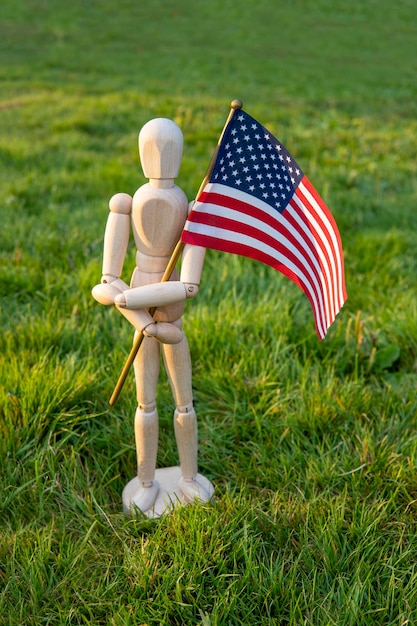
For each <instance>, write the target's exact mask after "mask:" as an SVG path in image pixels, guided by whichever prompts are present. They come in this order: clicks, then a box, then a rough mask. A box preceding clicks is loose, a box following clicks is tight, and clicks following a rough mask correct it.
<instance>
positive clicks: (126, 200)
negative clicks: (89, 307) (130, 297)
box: [101, 193, 132, 283]
mask: <svg viewBox="0 0 417 626" xmlns="http://www.w3.org/2000/svg"><path fill="white" fill-rule="evenodd" d="M109 208H110V214H109V216H108V219H107V225H106V231H105V233H104V249H103V269H102V279H101V282H102V283H112V282H114V281H115V280H116V279H118V278H120V275H121V273H122V269H123V263H124V260H125V256H126V251H127V246H128V244H129V235H130V214H131V212H132V198H131V196H129V195H128V194H127V193H117V194H116V195H114V196H113V197H112V198H111V199H110V202H109Z"/></svg>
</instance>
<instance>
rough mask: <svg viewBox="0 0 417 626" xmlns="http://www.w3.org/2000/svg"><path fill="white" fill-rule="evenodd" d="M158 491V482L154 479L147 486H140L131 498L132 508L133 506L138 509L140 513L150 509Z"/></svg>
mask: <svg viewBox="0 0 417 626" xmlns="http://www.w3.org/2000/svg"><path fill="white" fill-rule="evenodd" d="M158 492H159V483H158V482H157V481H156V480H154V481H153V483H152V484H151V485H150V486H149V487H143V486H140V487H139V489H138V490H137V491H136V493H135V495H134V496H133V497H132V499H131V507H132V510H133V507H134V506H136V507H137V508H138V509H140V510H141V511H142V513H146V512H147V511H149V510H151V509H152V508H153V506H154V504H155V500H156V498H157V495H158Z"/></svg>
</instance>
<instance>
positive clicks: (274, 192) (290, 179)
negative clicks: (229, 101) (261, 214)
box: [210, 109, 304, 213]
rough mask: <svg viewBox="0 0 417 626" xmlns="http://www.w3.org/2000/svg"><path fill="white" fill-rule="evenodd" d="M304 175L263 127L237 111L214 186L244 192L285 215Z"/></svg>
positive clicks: (222, 149)
mask: <svg viewBox="0 0 417 626" xmlns="http://www.w3.org/2000/svg"><path fill="white" fill-rule="evenodd" d="M303 175H304V174H303V172H302V170H301V168H300V167H299V166H298V164H297V163H296V161H295V160H294V158H293V157H292V156H291V154H290V153H289V152H288V150H287V149H286V148H285V147H284V146H283V145H282V144H281V143H280V142H279V141H278V139H276V138H275V137H274V136H273V135H271V133H270V132H268V130H267V129H266V128H265V127H264V126H262V124H259V122H257V121H256V120H255V119H254V118H253V117H251V116H250V115H248V114H247V113H245V112H244V111H242V110H238V109H237V110H235V111H234V113H233V116H232V119H231V120H230V122H229V124H228V125H227V128H226V130H225V133H224V136H223V139H222V142H221V145H220V148H219V152H218V154H217V158H216V162H215V165H214V168H213V171H212V173H211V176H210V182H211V183H220V184H223V185H227V186H229V187H234V188H235V189H239V190H240V191H244V192H245V193H248V194H250V195H252V196H255V197H256V198H258V199H259V200H262V201H263V202H266V203H267V204H269V205H270V206H272V207H273V208H274V209H276V210H278V211H279V212H280V213H282V212H283V211H284V209H285V208H286V206H287V205H288V202H289V200H290V199H291V197H292V196H293V194H294V191H295V189H296V188H297V187H298V185H299V183H300V181H301V179H302V178H303Z"/></svg>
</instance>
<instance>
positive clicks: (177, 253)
mask: <svg viewBox="0 0 417 626" xmlns="http://www.w3.org/2000/svg"><path fill="white" fill-rule="evenodd" d="M242 106H243V104H242V102H241V101H240V100H233V101H232V102H231V104H230V107H231V108H230V112H229V115H228V117H227V120H226V123H225V125H224V127H223V130H222V132H221V135H220V137H219V140H218V142H217V146H216V149H215V151H214V153H213V156H212V157H211V161H210V164H209V166H208V168H207V172H206V175H205V176H204V178H203V181H202V183H201V185H200V188H199V190H198V193H197V195H196V198H198V197H199V195H200V193H201V192H202V191H203V189H204V187H205V186H206V184H207V182H208V180H209V178H210V176H211V172H212V170H213V167H214V164H215V162H216V157H217V153H218V151H219V147H220V144H221V141H222V139H223V135H224V131H225V130H226V128H227V125H228V123H229V122H230V120H231V118H232V115H233V113H234V111H235V109H241V108H242ZM183 247H184V244H183V242H182V241H181V239H180V240H179V241H178V243H177V245H176V246H175V248H174V251H173V253H172V255H171V258H170V260H169V262H168V265H167V267H166V269H165V272H164V274H163V276H162V278H161V283H165V282H167V281H168V280H169V279H170V278H171V275H172V272H173V271H174V269H175V266H176V264H177V262H178V260H179V258H180V256H181V252H182V250H183ZM156 308H157V307H153V308H152V309H150V310H149V313H150V314H151V315H152V317H153V316H154V315H155V311H156ZM142 341H143V333H138V334H137V335H136V338H135V341H134V343H133V346H132V349H131V350H130V353H129V356H128V357H127V359H126V362H125V364H124V366H123V369H122V372H121V374H120V376H119V380H118V381H117V383H116V386H115V388H114V391H113V393H112V396H111V398H110V400H109V404H110V405H111V406H113V405H114V404H116V401H117V399H118V397H119V395H120V392H121V390H122V388H123V385H124V384H125V381H126V378H127V375H128V373H129V370H130V368H131V367H132V365H133V361H134V360H135V358H136V355H137V353H138V351H139V348H140V346H141V345H142Z"/></svg>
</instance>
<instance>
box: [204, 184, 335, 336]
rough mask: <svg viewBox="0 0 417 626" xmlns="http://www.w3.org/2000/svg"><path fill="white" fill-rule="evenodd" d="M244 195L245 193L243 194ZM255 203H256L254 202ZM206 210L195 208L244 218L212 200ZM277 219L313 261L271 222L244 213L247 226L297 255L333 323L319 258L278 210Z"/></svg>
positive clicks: (322, 310)
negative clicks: (324, 295) (318, 278)
mask: <svg viewBox="0 0 417 626" xmlns="http://www.w3.org/2000/svg"><path fill="white" fill-rule="evenodd" d="M242 195H243V194H242ZM252 204H254V203H252ZM201 206H204V211H199V208H198V207H196V208H195V210H196V211H197V212H198V213H200V212H201V213H207V214H209V215H210V216H211V215H213V216H216V217H218V218H225V219H230V220H234V221H238V222H241V221H242V219H241V217H240V215H241V214H240V212H239V211H238V210H237V209H230V208H228V207H225V206H223V205H218V204H212V203H210V202H204V205H201ZM257 208H259V209H260V210H261V211H263V210H264V209H263V208H262V207H261V206H259V202H258V203H257ZM267 212H268V213H269V214H271V210H269V211H267ZM273 217H274V218H275V219H277V221H279V222H280V223H281V224H282V225H283V226H285V228H287V229H288V230H289V231H290V232H291V233H292V234H293V235H294V238H295V239H296V240H297V241H298V242H299V243H300V244H301V245H302V247H303V250H304V251H305V253H306V254H307V255H308V256H309V257H310V260H311V263H309V262H308V259H307V258H306V257H301V256H300V253H299V250H298V249H297V248H296V247H295V246H294V245H293V244H292V243H291V242H290V241H289V240H288V239H287V238H286V237H285V235H283V234H281V233H280V232H279V231H278V230H277V229H276V228H273V227H272V226H270V225H269V224H267V223H266V222H265V221H262V220H259V219H258V218H256V217H253V216H250V215H247V214H246V213H245V214H244V222H245V224H246V225H247V226H251V227H252V228H256V229H257V230H259V231H260V232H261V233H265V234H267V235H269V236H270V237H271V238H273V239H274V240H275V241H277V242H279V243H280V244H281V245H282V246H284V247H285V248H287V250H289V251H290V252H292V253H293V254H294V256H295V257H297V258H298V261H299V263H300V265H301V266H302V267H303V270H304V275H305V276H308V277H309V282H310V283H312V284H314V286H315V288H316V292H317V294H318V296H319V300H320V304H319V310H320V311H321V316H322V317H324V320H323V321H324V323H325V324H329V325H330V324H331V321H330V315H329V309H328V302H327V298H324V297H323V292H325V290H326V287H325V285H324V284H323V282H324V281H323V276H322V272H321V268H320V265H319V263H318V262H317V259H316V258H315V257H314V255H313V254H312V252H311V250H310V249H309V248H308V247H306V246H305V244H304V242H303V239H302V238H300V235H299V233H298V232H297V231H296V230H295V229H294V228H293V227H292V226H291V224H289V223H287V222H286V221H285V220H284V219H283V218H282V216H281V214H280V213H278V212H277V216H275V215H274V216H273ZM312 266H314V267H315V268H316V270H317V274H318V275H319V277H320V278H321V282H322V285H319V283H318V281H317V278H316V276H315V274H314V272H313V269H312Z"/></svg>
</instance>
